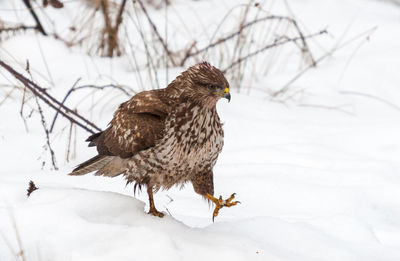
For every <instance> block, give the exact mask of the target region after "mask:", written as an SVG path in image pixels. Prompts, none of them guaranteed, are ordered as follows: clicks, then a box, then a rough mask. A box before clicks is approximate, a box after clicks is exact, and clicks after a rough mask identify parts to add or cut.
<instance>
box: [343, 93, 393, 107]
mask: <svg viewBox="0 0 400 261" xmlns="http://www.w3.org/2000/svg"><path fill="white" fill-rule="evenodd" d="M339 93H341V94H349V95H357V96H362V97H366V98H370V99H374V100H377V101H380V102H382V103H384V104H386V105H388V106H390V107H392V108H393V109H396V110H399V111H400V106H399V105H397V104H394V103H392V102H390V101H387V100H385V99H382V98H380V97H378V96H375V95H372V94H368V93H362V92H355V91H339Z"/></svg>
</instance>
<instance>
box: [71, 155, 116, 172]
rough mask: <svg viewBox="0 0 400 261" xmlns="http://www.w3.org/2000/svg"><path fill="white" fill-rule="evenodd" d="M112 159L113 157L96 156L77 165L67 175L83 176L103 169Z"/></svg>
mask: <svg viewBox="0 0 400 261" xmlns="http://www.w3.org/2000/svg"><path fill="white" fill-rule="evenodd" d="M113 159H114V156H104V155H97V156H95V157H93V158H91V159H89V160H87V161H85V162H83V163H81V164H79V165H78V167H76V168H75V169H74V170H73V171H72V172H71V173H69V174H68V175H72V176H78V175H85V174H87V173H90V172H92V171H95V170H99V169H101V168H103V167H104V166H105V165H107V164H108V163H109V162H110V161H111V160H113Z"/></svg>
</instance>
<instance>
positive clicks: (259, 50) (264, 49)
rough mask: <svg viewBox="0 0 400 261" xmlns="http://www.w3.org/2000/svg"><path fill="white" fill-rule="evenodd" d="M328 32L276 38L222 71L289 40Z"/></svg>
mask: <svg viewBox="0 0 400 261" xmlns="http://www.w3.org/2000/svg"><path fill="white" fill-rule="evenodd" d="M326 33H327V31H326V30H322V31H319V32H317V33H314V34H310V35H306V36H298V37H293V38H288V37H284V38H280V39H276V40H275V41H274V43H272V44H268V45H266V46H264V47H262V48H260V49H258V50H256V51H254V52H252V53H249V54H247V55H246V56H244V57H240V58H239V59H237V60H236V61H234V62H233V63H232V64H230V65H229V66H228V67H226V68H225V69H224V70H222V72H223V73H226V72H227V71H228V70H230V69H231V68H232V67H234V66H235V65H237V64H239V63H241V62H243V61H244V60H246V59H248V58H250V57H252V56H255V55H257V54H259V53H261V52H264V51H266V50H268V49H270V48H274V47H277V46H280V45H283V44H286V43H288V42H296V41H298V40H302V41H303V40H305V39H308V38H313V37H315V36H318V35H322V34H326Z"/></svg>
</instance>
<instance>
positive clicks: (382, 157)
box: [0, 0, 400, 261]
mask: <svg viewBox="0 0 400 261" xmlns="http://www.w3.org/2000/svg"><path fill="white" fill-rule="evenodd" d="M66 2H68V1H66ZM71 2H72V3H74V2H73V1H71ZM172 2H173V5H172V6H173V10H175V11H177V12H178V11H180V10H182V13H183V16H185V15H186V16H188V17H190V16H192V15H193V12H194V11H193V10H194V9H195V10H197V13H198V14H201V15H204V18H203V19H202V21H203V22H204V27H205V28H206V27H207V26H208V25H213V26H215V22H213V20H212V19H210V20H208V19H207V17H210V16H213V15H215V14H216V13H217V12H221V13H225V12H226V11H227V10H229V8H230V7H232V6H236V5H238V4H239V3H247V2H244V1H241V2H240V1H193V2H192V1H172ZM288 2H289V6H290V8H291V12H292V13H293V14H294V15H295V16H296V18H298V19H299V20H300V21H301V25H302V26H303V27H304V28H307V31H309V32H313V31H315V30H319V29H322V28H325V27H326V28H328V31H329V32H330V33H331V35H330V36H329V37H325V38H322V39H320V40H318V41H316V42H314V45H313V46H314V48H315V49H314V50H316V56H317V57H318V52H319V54H321V55H322V54H323V51H322V50H325V51H326V50H330V49H331V48H333V47H334V46H335V45H337V44H339V43H343V42H345V41H346V40H349V39H351V38H353V37H354V36H356V35H358V34H360V33H362V32H365V31H367V30H369V29H371V28H375V27H376V28H375V31H374V33H372V34H371V35H370V36H369V39H368V40H366V39H365V37H364V38H360V39H359V40H358V41H354V42H352V43H351V44H349V45H347V46H346V47H343V48H342V49H340V50H338V51H337V52H334V53H333V54H332V55H331V57H329V58H327V59H325V60H324V61H323V62H321V63H320V64H319V65H318V66H317V67H316V68H314V69H311V70H310V71H308V72H307V73H305V74H304V75H303V76H302V77H300V78H299V79H298V80H297V81H295V82H294V83H293V86H292V90H293V92H294V93H295V92H301V93H302V97H301V98H297V99H296V101H295V102H286V103H279V102H272V101H271V100H270V99H269V98H268V95H267V93H266V90H267V89H270V90H274V89H279V88H280V87H281V86H282V85H283V84H284V83H286V82H288V80H289V79H290V78H291V77H293V72H294V71H295V70H294V69H293V68H290V66H289V67H288V68H286V69H282V70H275V72H274V73H270V74H268V75H263V74H258V75H256V78H257V79H253V80H252V81H251V87H250V83H249V84H246V82H244V83H243V85H244V86H247V87H249V90H246V91H242V92H240V93H238V92H237V91H236V92H235V91H234V90H233V91H232V101H231V102H230V103H229V104H228V103H226V102H225V101H221V102H219V104H218V111H219V114H220V117H221V119H222V121H223V122H224V130H225V146H224V149H223V152H222V153H221V155H220V157H219V160H218V163H217V165H216V167H215V169H214V186H215V193H216V195H217V196H218V195H223V197H228V196H229V195H230V194H231V193H233V192H235V193H237V194H236V197H237V200H240V201H241V204H240V205H237V206H235V207H232V208H223V209H222V210H220V214H219V216H218V217H217V218H216V220H215V222H214V223H213V222H212V220H211V215H212V211H213V206H209V205H208V204H207V202H206V201H204V200H202V198H201V197H200V196H199V195H197V194H196V193H195V192H194V191H193V188H192V186H191V185H190V184H188V185H187V186H185V187H184V188H183V189H179V188H173V189H171V190H169V191H160V192H158V193H157V194H155V203H156V206H157V208H158V209H159V210H161V211H163V212H164V213H165V214H166V215H165V217H164V218H162V219H160V218H156V217H153V216H150V215H147V214H146V211H147V209H148V203H147V196H146V193H143V192H142V193H139V194H136V196H134V195H133V187H132V185H128V186H125V181H124V180H123V178H122V177H117V178H113V179H109V178H104V177H95V176H92V175H86V176H81V177H71V176H67V173H69V172H70V171H71V170H72V168H73V167H74V166H76V165H77V164H79V163H80V162H82V161H84V160H86V159H88V158H89V157H91V156H93V155H95V151H94V149H92V148H87V147H86V143H85V142H84V139H85V138H86V136H87V133H86V132H85V131H83V130H79V129H78V130H77V131H76V136H75V134H74V135H73V141H72V142H74V143H75V144H76V148H75V149H73V150H74V151H72V152H71V153H72V154H73V157H72V159H71V156H70V160H69V161H67V160H65V157H66V156H65V155H66V154H67V153H66V147H67V145H66V144H68V132H69V125H68V122H67V121H66V120H65V119H62V118H61V117H60V118H59V119H58V122H57V125H56V126H57V128H56V130H55V132H54V133H55V134H53V135H52V136H51V141H52V145H53V149H54V151H55V153H56V158H57V165H58V167H59V170H57V171H54V170H52V167H51V161H50V158H49V153H48V151H44V149H43V146H44V145H45V144H46V140H45V135H44V132H43V128H42V125H41V123H40V116H39V114H38V113H37V112H34V113H33V114H32V116H30V117H28V115H29V114H30V111H31V110H32V109H33V110H37V107H36V103H35V102H34V100H33V99H31V100H30V101H28V102H27V103H26V105H25V107H24V112H23V115H24V117H25V118H26V124H27V128H25V125H24V121H23V120H22V118H21V116H20V108H21V103H22V96H23V92H22V91H18V90H15V89H14V90H13V91H12V93H9V92H10V90H11V88H3V90H1V96H0V119H1V124H0V148H1V149H0V158H1V164H0V260H1V261H3V260H4V261H8V260H22V257H25V258H26V260H29V261H31V260H85V261H86V260H268V261H270V260H271V261H272V260H296V261H300V260H301V261H302V260H304V261H312V260H332V261H338V260H340V261H346V260H354V261H356V260H363V261H368V260H377V261H378V260H379V261H381V260H393V261H394V260H400V161H399V159H400V157H399V156H400V135H399V134H400V121H399V119H400V110H399V109H400V92H399V86H400V73H399V68H400V44H399V43H400V30H399V29H398V28H399V25H400V8H399V7H398V6H396V5H394V4H391V3H390V2H388V1H373V0H353V1H349V0H348V1H347V0H340V1H338V0H337V1H333V0H326V1H318V0H302V1H294V0H293V1H288ZM189 3H190V4H189ZM269 3H273V4H270V5H271V6H269V8H271V11H276V12H283V11H282V10H286V9H285V6H284V5H283V4H282V3H280V1H272V2H267V1H266V2H265V3H263V4H265V5H268V4H269ZM191 5H193V6H191ZM210 5H212V6H214V8H213V9H212V10H211V9H210ZM0 6H2V9H0V13H1V15H2V17H7V16H9V17H10V19H12V17H13V15H14V14H13V13H11V14H10V12H9V11H7V10H8V9H7V8H9V6H8V4H7V3H6V2H5V1H0ZM66 6H67V7H68V4H67V3H66ZM67 10H68V9H67ZM185 10H191V11H190V12H186V13H185ZM69 12H71V10H69ZM151 14H152V15H153V17H155V19H156V20H157V19H158V20H159V21H160V23H161V24H162V21H163V20H162V19H163V18H162V17H163V12H162V11H155V10H152V11H151ZM220 16H221V15H220ZM27 17H29V16H27ZM170 17H171V19H172V17H173V15H172V13H171V14H170ZM174 22H175V23H176V24H178V22H177V21H173V20H172V21H171V23H172V24H174ZM207 23H209V24H207ZM186 26H187V27H190V24H187V25H186ZM194 26H195V25H194ZM197 26H198V25H197ZM172 28H173V27H172ZM171 30H172V29H171ZM193 30H194V31H193V34H195V33H196V31H195V29H193ZM202 30H204V28H202ZM170 33H172V32H170ZM0 44H1V45H0V59H1V60H5V61H7V62H8V63H10V64H12V65H13V66H15V68H17V69H19V70H20V71H23V69H24V68H25V62H26V60H27V59H29V62H30V67H31V70H32V74H33V77H34V79H35V81H37V82H38V83H39V84H41V85H43V86H46V84H49V82H53V83H54V87H52V89H51V90H49V91H50V92H51V93H52V94H53V95H54V96H56V97H57V98H58V99H62V97H63V96H64V95H65V93H66V92H67V90H68V89H69V88H71V86H72V85H73V84H74V82H75V81H76V79H78V78H79V77H82V80H81V82H80V84H82V85H83V84H93V83H95V84H98V85H101V84H107V83H110V82H113V83H120V84H124V85H127V86H130V87H131V88H132V89H133V90H137V88H136V87H135V86H136V80H135V79H136V78H135V77H134V76H132V75H133V74H134V73H133V72H132V71H130V70H129V69H128V67H129V66H128V65H127V64H128V62H127V60H126V59H125V58H124V56H122V57H121V58H116V59H112V60H110V59H107V58H101V57H90V56H88V55H87V54H85V52H83V51H80V50H79V49H78V48H73V49H69V48H68V47H66V46H65V45H64V44H63V43H61V42H59V41H57V40H54V39H52V38H49V37H42V36H39V35H34V34H29V33H28V34H21V35H18V36H14V37H11V38H9V39H8V40H6V41H4V42H0ZM318 46H320V49H318ZM321 46H322V47H321ZM41 50H45V52H44V54H41V53H42V51H41ZM43 55H44V56H45V59H44V58H43ZM210 59H211V58H210ZM44 60H46V62H47V64H48V65H49V67H48V68H46V65H45V63H44ZM211 62H212V61H211ZM297 69H298V68H297ZM182 70H184V68H174V69H170V70H169V76H168V77H169V79H172V78H174V77H175V76H176V75H177V74H179V72H180V71H182ZM39 72H40V73H39ZM49 75H51V77H50V76H49ZM143 75H145V74H144V73H143ZM164 75H165V71H164V70H160V73H159V76H160V81H161V82H163V81H166V79H164V78H163V77H165V76H164ZM50 78H51V79H50ZM0 82H1V83H2V84H10V83H16V81H15V79H13V78H12V77H11V76H10V75H9V74H8V73H7V72H6V71H4V70H3V69H0ZM360 93H361V94H367V95H359V94H360ZM6 95H9V98H8V99H6V100H4V101H2V99H3V98H4V97H6ZM127 98H128V97H127V96H124V95H123V94H121V92H119V91H117V90H113V89H110V90H103V91H97V92H89V91H87V92H85V91H81V92H79V93H76V94H73V96H72V97H71V99H70V100H68V101H67V105H69V106H71V107H77V108H78V109H79V113H81V114H82V115H85V116H86V117H88V118H89V119H90V120H92V121H93V122H96V124H98V125H99V126H101V127H102V128H104V127H105V126H106V124H107V123H108V122H109V121H110V119H111V117H112V113H113V111H114V110H115V109H116V108H117V106H118V105H119V104H120V103H121V102H123V101H125V100H126V99H127ZM41 106H42V108H43V109H44V110H45V113H44V114H45V116H46V120H47V125H49V124H50V121H51V119H52V116H53V115H54V112H53V111H51V110H50V109H48V107H46V105H45V104H41ZM43 161H45V162H46V164H45V165H44V166H42V162H43ZM29 180H33V181H34V182H35V184H36V186H38V187H39V189H38V190H36V191H34V192H33V193H32V194H31V196H30V197H29V198H28V197H27V196H26V189H27V187H28V182H29ZM21 250H23V254H21V253H20V251H21Z"/></svg>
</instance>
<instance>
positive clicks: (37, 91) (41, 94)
mask: <svg viewBox="0 0 400 261" xmlns="http://www.w3.org/2000/svg"><path fill="white" fill-rule="evenodd" d="M0 66H2V67H3V68H4V69H6V70H7V71H8V72H9V73H11V74H12V75H13V76H14V77H15V78H16V79H17V80H19V81H20V82H21V83H22V84H24V85H25V86H26V87H27V88H28V89H29V90H30V91H31V92H32V93H33V94H34V95H35V96H37V97H38V98H40V99H41V100H42V101H44V102H45V103H46V104H47V105H48V106H50V107H51V108H53V109H54V110H56V111H59V113H60V114H61V115H63V116H64V117H65V118H67V119H68V120H69V121H71V122H74V123H75V124H76V125H78V126H79V127H81V128H83V129H84V130H86V131H88V132H90V133H92V134H93V133H95V131H93V130H92V129H90V128H88V127H86V126H85V125H84V124H83V123H81V122H79V120H81V121H83V122H84V123H85V124H87V125H89V126H91V127H93V128H94V129H95V130H97V131H101V129H100V128H99V127H97V126H96V125H95V124H94V123H92V122H90V121H89V120H87V119H85V118H84V117H82V116H81V115H79V114H78V113H77V112H74V111H73V110H71V109H70V108H68V107H66V106H65V105H63V104H61V103H60V102H59V101H57V100H56V99H55V98H54V97H53V96H51V95H49V94H48V93H47V92H46V90H45V89H44V88H42V87H40V86H38V85H37V84H36V83H34V82H32V81H31V80H29V79H28V78H26V77H25V76H23V75H22V74H20V73H18V72H17V71H15V70H14V69H13V68H12V67H11V66H9V65H8V64H6V63H4V62H3V61H1V60H0ZM63 110H65V112H64V111H63ZM68 114H72V115H71V116H70V115H68ZM73 117H76V118H78V119H74V118H73Z"/></svg>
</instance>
